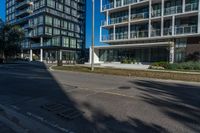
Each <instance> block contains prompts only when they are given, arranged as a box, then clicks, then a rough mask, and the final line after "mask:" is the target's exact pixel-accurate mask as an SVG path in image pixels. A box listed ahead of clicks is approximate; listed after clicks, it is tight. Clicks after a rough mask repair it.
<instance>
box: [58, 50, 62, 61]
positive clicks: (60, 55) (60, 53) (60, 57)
mask: <svg viewBox="0 0 200 133" xmlns="http://www.w3.org/2000/svg"><path fill="white" fill-rule="evenodd" d="M59 60H62V50H60V51H59Z"/></svg>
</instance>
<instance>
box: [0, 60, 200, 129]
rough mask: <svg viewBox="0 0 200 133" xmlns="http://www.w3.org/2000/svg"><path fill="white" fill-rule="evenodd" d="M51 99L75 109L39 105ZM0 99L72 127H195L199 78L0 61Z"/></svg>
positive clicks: (198, 125) (199, 114) (199, 118)
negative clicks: (66, 112) (70, 114)
mask: <svg viewBox="0 0 200 133" xmlns="http://www.w3.org/2000/svg"><path fill="white" fill-rule="evenodd" d="M55 103H56V104H60V105H65V106H66V107H70V108H72V109H73V110H74V111H75V112H77V114H80V115H77V117H75V118H73V119H66V118H64V117H60V116H58V115H56V114H58V113H57V112H56V113H55V111H49V110H46V109H45V108H43V107H44V106H45V105H49V104H55ZM0 104H2V105H5V106H7V107H11V108H16V110H17V111H18V112H20V113H22V114H24V115H27V114H29V115H30V114H32V115H31V116H32V117H30V118H32V119H35V120H37V121H38V122H40V123H42V124H46V125H48V126H49V127H51V126H52V124H49V123H54V124H57V125H58V126H59V127H63V128H65V129H67V130H69V131H71V132H74V133H147V132H148V133H160V132H162V133H199V132H200V83H192V82H188V83H187V82H181V81H170V80H156V79H147V78H136V77H122V76H112V75H102V74H91V73H79V72H62V71H49V70H48V68H47V66H46V65H44V64H42V63H32V64H31V63H30V64H28V63H27V64H8V65H1V66H0ZM45 107H46V106H45ZM27 112H28V113H27ZM33 114H34V115H33ZM34 116H35V117H34ZM36 116H39V117H40V118H43V119H42V121H40V120H39V119H36ZM44 120H45V121H44ZM45 122H46V123H45ZM47 122H48V124H47ZM0 123H1V122H0ZM51 128H52V129H53V126H52V127H51ZM38 132H39V131H38ZM58 132H62V131H61V130H58Z"/></svg>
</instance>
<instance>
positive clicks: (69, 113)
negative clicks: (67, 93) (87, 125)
mask: <svg viewBox="0 0 200 133" xmlns="http://www.w3.org/2000/svg"><path fill="white" fill-rule="evenodd" d="M41 108H42V109H44V110H46V111H49V112H51V113H53V114H55V115H57V116H59V117H61V118H65V119H68V120H73V119H76V118H78V117H80V116H81V115H82V113H83V112H81V111H79V110H77V109H76V108H74V107H72V106H70V105H68V104H62V103H48V104H45V105H42V106H41Z"/></svg>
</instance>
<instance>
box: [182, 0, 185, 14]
mask: <svg viewBox="0 0 200 133" xmlns="http://www.w3.org/2000/svg"><path fill="white" fill-rule="evenodd" d="M182 3H183V4H182V5H183V6H182V9H183V10H182V12H185V0H182Z"/></svg>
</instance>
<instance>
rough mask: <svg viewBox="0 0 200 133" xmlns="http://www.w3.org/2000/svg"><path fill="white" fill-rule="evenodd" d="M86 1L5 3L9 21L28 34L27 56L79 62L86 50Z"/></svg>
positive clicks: (11, 0)
mask: <svg viewBox="0 0 200 133" xmlns="http://www.w3.org/2000/svg"><path fill="white" fill-rule="evenodd" d="M85 11H86V3H85V0H6V22H7V23H9V24H14V25H19V26H21V27H22V28H23V29H24V31H25V39H24V41H23V43H22V48H23V52H24V53H28V55H30V60H33V56H34V57H38V58H40V60H41V61H43V60H57V59H62V60H67V61H72V60H78V59H80V58H82V56H83V55H84V54H83V52H84V49H85V15H86V14H85Z"/></svg>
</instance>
